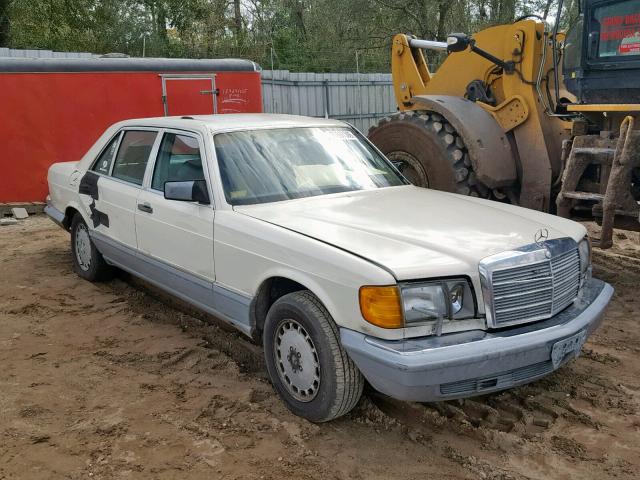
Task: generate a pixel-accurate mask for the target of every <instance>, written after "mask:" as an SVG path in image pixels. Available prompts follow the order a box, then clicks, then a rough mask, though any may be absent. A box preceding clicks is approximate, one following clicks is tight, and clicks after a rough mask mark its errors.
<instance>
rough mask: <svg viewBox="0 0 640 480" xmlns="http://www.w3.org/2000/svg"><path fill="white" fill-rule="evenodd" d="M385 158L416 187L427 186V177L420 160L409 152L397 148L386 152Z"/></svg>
mask: <svg viewBox="0 0 640 480" xmlns="http://www.w3.org/2000/svg"><path fill="white" fill-rule="evenodd" d="M387 158H388V159H389V160H391V162H392V163H393V164H394V165H395V166H396V168H397V169H398V170H400V173H402V174H403V175H404V176H405V177H406V179H407V180H409V181H410V182H411V183H412V184H413V185H416V186H418V187H429V177H428V176H427V172H425V170H424V167H423V166H422V164H421V163H420V161H419V160H418V159H417V158H416V157H414V156H413V155H411V154H410V153H407V152H404V151H401V150H398V151H395V152H389V153H387Z"/></svg>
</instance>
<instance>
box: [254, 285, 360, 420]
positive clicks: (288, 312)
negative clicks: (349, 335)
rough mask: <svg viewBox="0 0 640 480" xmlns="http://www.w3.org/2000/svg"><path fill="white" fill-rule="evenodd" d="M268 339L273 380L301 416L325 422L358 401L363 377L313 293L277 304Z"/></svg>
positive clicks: (267, 325) (293, 295)
mask: <svg viewBox="0 0 640 480" xmlns="http://www.w3.org/2000/svg"><path fill="white" fill-rule="evenodd" d="M263 344H264V354H265V359H266V363H267V370H268V371H269V377H270V378H271V383H273V386H274V388H275V390H276V391H277V392H278V394H279V395H280V397H281V398H282V399H283V400H284V402H285V404H286V405H287V407H288V408H289V409H290V410H291V411H292V412H293V413H295V414H296V415H298V416H300V417H303V418H306V419H307V420H310V421H312V422H326V421H329V420H333V419H334V418H337V417H340V416H342V415H344V414H346V413H347V412H349V411H350V410H351V409H352V408H353V407H354V406H355V405H356V404H357V403H358V400H359V399H360V397H361V395H362V389H363V386H364V378H363V377H362V374H361V373H360V371H359V370H358V368H357V367H356V366H355V364H354V363H353V361H352V360H351V359H350V358H349V357H348V355H347V353H346V352H345V350H344V349H343V348H342V345H341V344H340V339H339V333H338V328H337V327H336V325H335V323H334V322H333V319H332V318H331V316H330V315H329V312H328V311H327V310H326V308H325V307H324V305H322V303H321V302H320V301H319V300H318V298H317V297H316V296H315V295H313V294H312V293H311V292H309V291H299V292H293V293H290V294H287V295H284V296H283V297H281V298H279V299H278V300H277V301H276V302H275V303H274V304H273V305H272V307H271V308H270V309H269V313H268V315H267V319H266V322H265V326H264V334H263Z"/></svg>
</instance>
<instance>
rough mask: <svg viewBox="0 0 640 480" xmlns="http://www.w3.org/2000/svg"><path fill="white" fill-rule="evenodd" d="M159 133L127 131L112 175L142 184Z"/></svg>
mask: <svg viewBox="0 0 640 480" xmlns="http://www.w3.org/2000/svg"><path fill="white" fill-rule="evenodd" d="M157 134H158V133H157V132H152V131H144V130H127V131H125V132H124V135H123V137H122V141H121V142H120V148H119V149H118V154H117V155H116V160H115V163H114V165H113V173H112V174H111V175H112V176H113V177H114V178H119V179H120V180H124V181H126V182H131V183H135V184H136V185H142V180H143V179H144V172H145V170H146V168H147V162H148V161H149V154H150V153H151V149H152V148H153V143H154V142H155V140H156V136H157Z"/></svg>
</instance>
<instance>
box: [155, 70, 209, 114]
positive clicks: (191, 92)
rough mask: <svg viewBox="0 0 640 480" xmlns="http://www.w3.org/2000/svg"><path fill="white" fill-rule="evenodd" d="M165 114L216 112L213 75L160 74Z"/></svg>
mask: <svg viewBox="0 0 640 480" xmlns="http://www.w3.org/2000/svg"><path fill="white" fill-rule="evenodd" d="M161 77H162V101H163V104H164V114H165V116H174V115H211V114H213V113H217V112H218V109H217V94H218V92H217V90H216V81H215V75H161Z"/></svg>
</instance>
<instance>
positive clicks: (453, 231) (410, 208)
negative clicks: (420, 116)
mask: <svg viewBox="0 0 640 480" xmlns="http://www.w3.org/2000/svg"><path fill="white" fill-rule="evenodd" d="M235 210H236V211H238V212H240V213H243V214H245V215H249V216H251V217H254V218H257V219H260V220H263V221H266V222H269V223H272V224H275V225H279V226H281V227H284V228H287V229H289V230H292V231H295V232H298V233H301V234H303V235H306V236H309V237H312V238H314V239H317V240H319V241H322V242H325V243H328V244H330V245H334V246H336V247H338V248H340V249H342V250H346V251H348V252H351V253H353V254H355V255H358V256H360V257H363V258H366V259H368V260H369V261H371V262H374V263H376V264H378V265H380V266H381V267H383V268H385V269H386V270H388V271H390V272H391V273H392V274H393V275H394V276H395V278H396V279H398V280H407V279H419V278H425V277H437V276H447V275H470V276H476V275H477V272H478V262H479V261H480V260H481V259H482V258H484V257H487V256H489V255H493V254H495V253H499V252H503V251H506V250H510V249H513V248H516V247H521V246H523V245H527V244H531V243H533V242H534V235H535V234H536V232H537V231H538V230H539V229H541V228H546V229H547V230H548V232H549V239H552V238H560V237H571V238H573V239H574V240H576V241H578V240H580V239H581V238H582V237H583V236H584V235H585V234H586V230H585V228H584V227H583V226H582V225H580V224H579V223H576V222H573V221H570V220H566V219H563V218H560V217H555V216H552V215H548V214H545V213H541V212H537V211H534V210H528V209H524V208H519V207H514V206H511V205H506V204H503V203H498V202H492V201H488V200H481V199H477V198H473V197H466V196H462V195H455V194H451V193H445V192H439V191H435V190H429V189H425V188H418V187H414V186H411V185H409V186H403V187H390V188H382V189H377V190H366V191H358V192H349V193H342V194H335V195H323V196H318V197H310V198H304V199H298V200H289V201H284V202H277V203H266V204H260V205H248V206H236V207H235Z"/></svg>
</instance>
